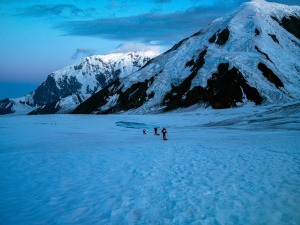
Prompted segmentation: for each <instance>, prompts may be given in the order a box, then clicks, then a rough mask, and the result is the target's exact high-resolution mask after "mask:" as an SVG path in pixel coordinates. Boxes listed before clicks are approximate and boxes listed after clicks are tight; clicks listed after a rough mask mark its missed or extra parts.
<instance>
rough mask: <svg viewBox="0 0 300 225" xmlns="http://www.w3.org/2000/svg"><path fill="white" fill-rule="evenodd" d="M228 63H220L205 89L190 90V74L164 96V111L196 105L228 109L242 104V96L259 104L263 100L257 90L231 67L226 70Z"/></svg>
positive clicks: (191, 76)
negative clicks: (201, 104)
mask: <svg viewBox="0 0 300 225" xmlns="http://www.w3.org/2000/svg"><path fill="white" fill-rule="evenodd" d="M228 67H229V64H228V63H221V64H220V65H219V66H218V72H216V73H214V74H213V75H212V77H211V78H210V79H208V81H207V86H206V87H205V88H203V87H201V86H196V87H194V88H193V89H192V90H189V89H190V84H191V80H192V79H193V78H194V74H193V72H192V74H191V75H190V76H189V77H188V78H186V79H185V80H184V82H183V83H182V84H181V85H179V86H178V87H173V89H172V91H171V92H170V93H168V94H167V95H166V96H165V99H164V102H165V104H166V106H167V107H166V108H165V111H168V110H172V109H176V108H179V107H188V106H191V105H194V104H196V103H206V104H209V105H211V106H212V107H213V108H214V109H223V108H230V107H234V106H236V105H237V103H238V102H243V97H244V94H245V95H246V98H247V99H248V100H250V101H253V102H254V103H255V104H261V103H262V101H263V98H262V97H261V96H260V94H259V92H258V91H257V89H255V88H254V87H251V86H250V85H249V84H248V83H247V81H246V79H245V78H244V76H243V75H242V74H241V73H240V71H239V70H237V69H236V68H235V67H233V68H232V69H231V70H228Z"/></svg>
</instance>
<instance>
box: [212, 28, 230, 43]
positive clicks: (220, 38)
mask: <svg viewBox="0 0 300 225" xmlns="http://www.w3.org/2000/svg"><path fill="white" fill-rule="evenodd" d="M229 35H230V31H229V29H228V28H225V29H224V30H222V31H221V32H220V30H218V31H217V33H215V34H214V35H213V36H212V37H211V38H210V39H209V40H208V41H209V42H210V43H216V44H217V45H225V44H226V42H227V41H228V38H229Z"/></svg>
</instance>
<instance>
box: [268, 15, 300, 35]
mask: <svg viewBox="0 0 300 225" xmlns="http://www.w3.org/2000/svg"><path fill="white" fill-rule="evenodd" d="M271 18H272V19H274V20H275V21H276V22H277V23H279V25H280V26H282V27H283V28H284V29H286V30H287V31H288V32H290V33H291V34H293V35H294V36H295V37H297V38H298V39H300V18H299V17H298V16H289V17H283V18H282V19H281V21H280V20H278V19H277V18H276V17H274V16H271Z"/></svg>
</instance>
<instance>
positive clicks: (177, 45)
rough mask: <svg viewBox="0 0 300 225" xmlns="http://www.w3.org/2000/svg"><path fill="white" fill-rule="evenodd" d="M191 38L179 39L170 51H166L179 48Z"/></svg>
mask: <svg viewBox="0 0 300 225" xmlns="http://www.w3.org/2000/svg"><path fill="white" fill-rule="evenodd" d="M188 39H189V38H185V39H182V40H181V41H179V42H178V43H177V44H175V45H174V46H173V47H172V48H171V49H169V50H168V51H166V52H165V53H168V52H172V51H175V50H177V49H178V48H179V47H180V46H181V45H182V44H183V43H184V42H185V41H186V40H188ZM165 53H164V54H165Z"/></svg>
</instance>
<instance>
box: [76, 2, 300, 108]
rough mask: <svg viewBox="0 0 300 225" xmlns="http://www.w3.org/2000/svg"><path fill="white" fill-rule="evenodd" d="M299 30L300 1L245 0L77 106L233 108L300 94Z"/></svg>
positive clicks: (288, 98) (279, 99)
mask: <svg viewBox="0 0 300 225" xmlns="http://www.w3.org/2000/svg"><path fill="white" fill-rule="evenodd" d="M299 30H300V6H287V5H283V4H277V3H269V2H266V1H251V2H247V3H244V4H243V5H242V6H241V7H240V8H239V9H238V10H236V11H235V12H233V13H231V14H229V15H227V16H225V17H223V18H219V19H217V20H215V21H214V22H213V23H212V24H210V25H209V26H208V27H207V28H206V29H203V30H201V31H199V32H198V33H196V34H194V35H193V36H191V37H188V38H186V39H184V40H182V41H181V42H179V43H178V44H176V45H175V46H174V47H173V48H172V49H170V50H169V51H167V52H166V53H164V54H162V55H160V56H158V57H156V58H154V59H153V60H151V62H150V63H148V64H147V66H145V67H144V68H143V69H141V70H139V71H138V72H136V73H134V74H133V75H131V76H130V77H126V78H124V79H121V80H117V81H116V82H115V83H113V84H111V85H110V87H107V88H106V89H105V90H103V91H100V92H99V93H97V94H95V97H93V96H92V97H91V99H90V101H86V102H84V103H83V104H81V105H80V106H79V107H78V108H77V109H76V110H75V113H112V112H119V111H127V110H133V111H134V112H137V113H147V112H148V113H149V112H151V111H156V110H159V109H165V110H171V109H174V108H180V107H188V106H191V105H193V104H196V103H204V104H205V105H211V106H212V107H213V108H228V107H234V106H237V105H241V104H244V103H247V102H248V101H251V102H254V103H255V104H257V105H258V104H262V103H265V104H270V103H284V102H291V101H294V100H295V99H296V100H297V99H299V96H300V80H299V75H300V54H299V52H300V36H299ZM111 96H114V104H111V103H112V102H111V101H110V99H111ZM95 101H97V104H96V103H95ZM124 101H126V102H127V103H126V104H124Z"/></svg>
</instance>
